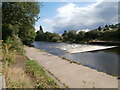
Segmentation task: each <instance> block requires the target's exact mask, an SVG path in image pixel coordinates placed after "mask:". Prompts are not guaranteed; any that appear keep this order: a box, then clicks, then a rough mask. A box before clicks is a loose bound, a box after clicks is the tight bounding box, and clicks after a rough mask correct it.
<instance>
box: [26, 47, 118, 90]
mask: <svg viewBox="0 0 120 90" xmlns="http://www.w3.org/2000/svg"><path fill="white" fill-rule="evenodd" d="M25 50H26V55H27V57H28V58H29V59H31V60H35V61H37V62H38V64H40V65H42V66H43V67H44V68H45V69H46V70H48V71H49V72H51V73H52V74H53V75H54V76H55V77H57V78H58V79H59V80H60V81H61V82H62V83H65V85H67V86H68V87H69V88H118V80H117V78H116V77H113V76H110V75H107V74H105V73H103V72H98V71H97V70H95V69H91V68H88V67H85V66H82V65H78V64H75V63H70V62H69V61H66V60H64V59H61V58H59V57H58V56H55V55H52V54H49V53H47V52H41V51H40V50H38V49H36V48H33V47H25Z"/></svg>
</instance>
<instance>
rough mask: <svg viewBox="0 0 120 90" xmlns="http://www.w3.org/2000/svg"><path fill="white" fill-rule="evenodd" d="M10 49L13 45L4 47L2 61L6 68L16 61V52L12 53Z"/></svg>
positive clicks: (4, 45) (4, 44)
mask: <svg viewBox="0 0 120 90" xmlns="http://www.w3.org/2000/svg"><path fill="white" fill-rule="evenodd" d="M10 47H11V44H6V43H3V45H2V61H3V64H4V65H5V66H6V65H9V64H10V63H12V62H14V61H15V55H14V54H15V52H13V51H11V49H10Z"/></svg>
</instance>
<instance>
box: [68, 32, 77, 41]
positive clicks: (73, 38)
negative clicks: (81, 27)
mask: <svg viewBox="0 0 120 90" xmlns="http://www.w3.org/2000/svg"><path fill="white" fill-rule="evenodd" d="M68 38H69V41H70V42H74V41H75V39H76V32H75V31H74V30H71V31H69V32H68Z"/></svg>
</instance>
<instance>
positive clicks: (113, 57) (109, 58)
mask: <svg viewBox="0 0 120 90" xmlns="http://www.w3.org/2000/svg"><path fill="white" fill-rule="evenodd" d="M33 45H34V47H35V48H37V49H42V50H44V51H46V52H49V53H51V54H54V55H57V56H59V57H61V58H66V59H69V60H71V61H75V62H78V63H81V64H82V65H84V66H87V67H90V68H93V69H96V70H98V71H101V72H105V73H107V74H110V75H116V76H118V75H119V76H120V74H119V73H118V63H119V64H120V60H119V57H120V52H119V51H120V47H114V48H108V49H104V50H97V51H96V50H95V51H88V52H77V53H70V52H68V51H67V49H68V50H69V49H71V48H74V49H75V48H78V49H77V50H80V49H82V48H81V47H87V48H91V46H90V45H84V44H68V43H54V42H34V43H33ZM63 48H64V49H63Z"/></svg>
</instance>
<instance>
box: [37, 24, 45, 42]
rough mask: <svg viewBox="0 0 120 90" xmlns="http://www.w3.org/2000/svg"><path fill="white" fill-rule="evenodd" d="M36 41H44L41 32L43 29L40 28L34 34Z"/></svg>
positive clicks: (42, 32)
mask: <svg viewBox="0 0 120 90" xmlns="http://www.w3.org/2000/svg"><path fill="white" fill-rule="evenodd" d="M36 34H37V35H36V39H35V40H36V41H44V38H45V37H44V31H43V28H42V26H40V30H39V31H37V32H36Z"/></svg>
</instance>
